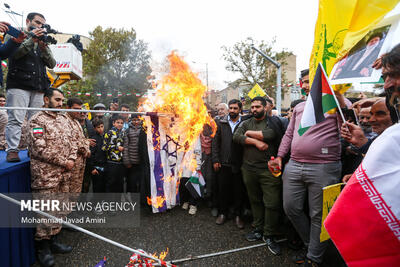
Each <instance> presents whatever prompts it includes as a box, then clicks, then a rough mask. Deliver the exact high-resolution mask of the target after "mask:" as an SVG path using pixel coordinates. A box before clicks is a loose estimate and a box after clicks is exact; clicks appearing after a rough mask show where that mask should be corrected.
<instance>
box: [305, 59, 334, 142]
mask: <svg viewBox="0 0 400 267" xmlns="http://www.w3.org/2000/svg"><path fill="white" fill-rule="evenodd" d="M337 107H338V105H337V101H336V98H335V94H334V93H333V90H332V88H331V86H330V85H329V83H328V78H327V76H326V73H325V71H324V69H323V67H322V65H321V63H320V64H319V65H318V68H317V71H316V73H315V77H314V81H313V83H312V86H311V90H310V94H309V95H308V98H307V102H306V105H305V106H304V112H303V116H302V117H301V122H300V127H299V130H298V133H299V135H300V136H302V135H303V134H304V133H305V132H306V131H307V130H308V129H309V128H310V127H312V126H314V125H316V124H318V123H320V122H323V121H324V120H325V115H327V114H333V113H335V112H336V110H337Z"/></svg>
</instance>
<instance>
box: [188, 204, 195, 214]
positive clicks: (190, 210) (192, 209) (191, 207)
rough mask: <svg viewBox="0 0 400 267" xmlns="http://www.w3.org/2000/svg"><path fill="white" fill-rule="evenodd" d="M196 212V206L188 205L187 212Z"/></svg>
mask: <svg viewBox="0 0 400 267" xmlns="http://www.w3.org/2000/svg"><path fill="white" fill-rule="evenodd" d="M196 212H197V207H196V206H193V205H190V206H189V214H190V215H196Z"/></svg>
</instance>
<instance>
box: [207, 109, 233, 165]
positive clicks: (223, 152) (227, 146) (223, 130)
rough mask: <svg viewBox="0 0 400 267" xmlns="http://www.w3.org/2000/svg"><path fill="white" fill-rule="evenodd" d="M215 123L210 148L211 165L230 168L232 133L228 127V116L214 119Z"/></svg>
mask: <svg viewBox="0 0 400 267" xmlns="http://www.w3.org/2000/svg"><path fill="white" fill-rule="evenodd" d="M215 122H216V123H217V132H216V133H215V136H214V138H213V140H212V146H211V154H212V163H220V164H221V165H224V166H231V164H232V153H231V152H232V144H233V142H232V137H233V133H232V130H231V126H230V125H229V121H228V116H224V117H222V118H221V119H216V120H215ZM238 125H239V124H237V125H236V127H237V126H238ZM236 127H235V129H236Z"/></svg>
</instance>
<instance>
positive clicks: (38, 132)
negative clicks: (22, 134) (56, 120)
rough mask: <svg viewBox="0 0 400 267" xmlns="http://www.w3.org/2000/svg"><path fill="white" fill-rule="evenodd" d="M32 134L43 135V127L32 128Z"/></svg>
mask: <svg viewBox="0 0 400 267" xmlns="http://www.w3.org/2000/svg"><path fill="white" fill-rule="evenodd" d="M33 135H37V136H41V135H43V128H39V127H38V128H33Z"/></svg>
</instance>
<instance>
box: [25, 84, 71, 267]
mask: <svg viewBox="0 0 400 267" xmlns="http://www.w3.org/2000/svg"><path fill="white" fill-rule="evenodd" d="M43 100H44V103H45V105H44V107H46V108H62V104H63V100H64V95H63V92H62V91H60V90H59V89H56V88H50V89H47V90H46V91H45V93H44V97H43ZM68 128H69V126H68V120H67V118H66V116H65V115H63V114H61V113H59V112H56V111H54V112H53V111H40V112H38V113H36V114H35V115H33V117H32V119H31V121H30V122H29V138H28V140H29V141H28V147H29V154H30V155H29V156H30V158H31V164H30V166H31V188H32V193H33V196H34V198H35V199H39V200H40V199H51V198H53V199H54V195H52V194H56V193H68V192H69V177H70V176H69V174H68V171H70V170H71V169H72V168H73V167H74V166H75V161H76V158H77V153H78V147H76V146H75V143H72V142H71V138H72V132H71V131H69V130H68ZM52 215H54V216H57V217H61V216H63V215H65V214H60V213H58V214H54V213H53V214H52ZM60 230H61V224H48V223H46V224H45V223H43V224H38V225H37V227H36V234H35V240H36V252H37V259H38V261H39V263H40V265H41V266H53V265H54V258H53V255H52V253H68V252H71V250H72V248H71V247H70V246H66V245H64V244H61V243H59V242H57V240H56V235H57V234H58V233H59V232H60Z"/></svg>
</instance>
